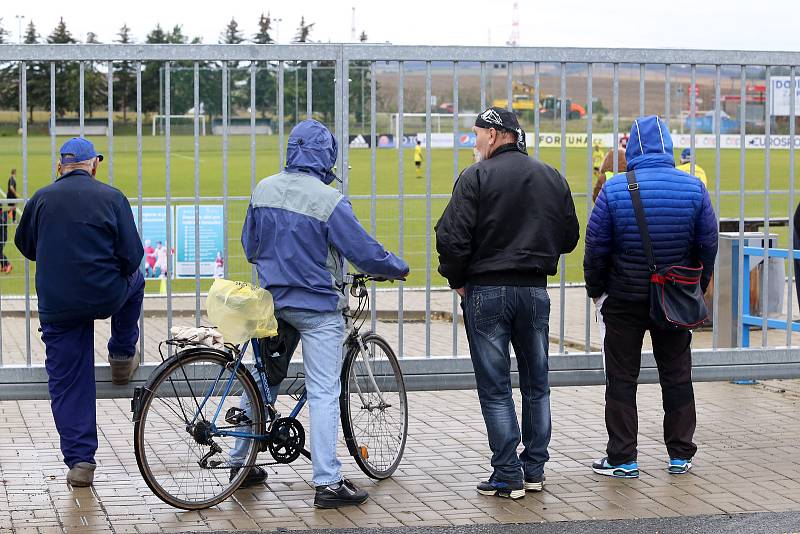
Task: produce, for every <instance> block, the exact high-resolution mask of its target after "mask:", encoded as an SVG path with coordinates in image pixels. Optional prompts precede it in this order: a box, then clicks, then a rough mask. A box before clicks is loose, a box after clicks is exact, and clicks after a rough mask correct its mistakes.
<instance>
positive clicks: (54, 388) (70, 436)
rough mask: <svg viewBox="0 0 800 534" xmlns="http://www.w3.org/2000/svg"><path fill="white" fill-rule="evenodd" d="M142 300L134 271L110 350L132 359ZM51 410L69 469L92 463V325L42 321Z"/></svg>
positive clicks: (94, 434) (113, 325) (115, 320)
mask: <svg viewBox="0 0 800 534" xmlns="http://www.w3.org/2000/svg"><path fill="white" fill-rule="evenodd" d="M143 298H144V277H143V276H142V273H141V271H138V270H137V271H136V272H135V273H134V274H132V275H131V276H130V278H129V279H128V295H127V298H126V299H125V302H124V303H123V304H122V307H121V308H120V309H119V310H117V312H116V313H114V314H113V315H112V316H111V339H110V340H109V341H108V352H109V353H110V354H113V355H115V356H133V355H134V354H135V352H136V343H137V341H138V340H139V314H140V312H141V309H142V299H143ZM41 326H42V341H44V345H45V353H46V355H47V359H46V360H45V368H46V370H47V376H48V382H47V385H48V388H49V390H50V406H51V408H52V410H53V419H55V422H56V428H57V429H58V435H59V436H60V437H61V452H62V454H63V455H64V463H65V464H67V466H68V467H70V468H71V467H72V466H74V465H75V464H76V463H78V462H89V463H95V461H94V453H95V452H96V451H97V416H96V413H97V412H96V402H97V391H96V389H95V378H94V321H74V322H59V323H46V322H43V323H41Z"/></svg>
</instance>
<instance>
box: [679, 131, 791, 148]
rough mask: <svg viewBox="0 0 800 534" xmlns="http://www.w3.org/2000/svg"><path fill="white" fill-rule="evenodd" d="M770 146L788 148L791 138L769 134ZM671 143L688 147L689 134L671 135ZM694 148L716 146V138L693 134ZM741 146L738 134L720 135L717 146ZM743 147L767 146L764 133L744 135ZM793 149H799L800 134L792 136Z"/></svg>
mask: <svg viewBox="0 0 800 534" xmlns="http://www.w3.org/2000/svg"><path fill="white" fill-rule="evenodd" d="M769 137H770V148H771V149H778V150H780V149H784V150H788V149H789V146H790V145H791V138H790V137H789V136H788V135H770V136H769ZM672 145H673V146H674V147H675V148H689V147H690V146H691V136H690V135H687V134H683V135H680V134H678V135H673V136H672ZM694 146H695V148H710V149H713V148H716V146H717V139H716V137H715V136H713V135H710V134H700V135H695V138H694ZM740 146H741V136H738V135H731V134H728V135H720V136H719V147H720V148H721V149H738V148H739V147H740ZM744 146H745V149H755V150H760V149H764V148H766V146H767V139H766V136H764V135H746V136H745V137H744ZM794 147H795V149H800V135H798V136H795V138H794Z"/></svg>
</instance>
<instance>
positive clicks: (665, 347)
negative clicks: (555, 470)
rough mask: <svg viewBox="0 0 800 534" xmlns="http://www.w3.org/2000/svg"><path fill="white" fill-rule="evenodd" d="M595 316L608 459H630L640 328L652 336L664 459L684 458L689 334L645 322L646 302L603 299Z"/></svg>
mask: <svg viewBox="0 0 800 534" xmlns="http://www.w3.org/2000/svg"><path fill="white" fill-rule="evenodd" d="M598 315H599V317H598V319H599V320H601V321H602V322H603V324H604V326H605V335H604V339H603V351H604V358H605V371H606V429H607V430H608V447H607V449H606V451H607V453H608V461H609V463H610V464H612V465H619V464H623V463H628V462H634V461H636V443H637V441H636V438H637V433H638V431H639V420H638V414H637V411H636V385H637V379H638V378H639V370H640V368H641V364H642V341H643V339H644V333H645V331H646V330H649V331H650V337H651V338H652V340H653V355H654V357H655V360H656V365H657V367H658V376H659V382H660V384H661V397H662V401H663V406H664V442H665V444H666V446H667V452H668V453H669V456H670V458H681V459H687V460H688V459H690V458H691V457H692V456H694V454H695V453H696V452H697V446H696V445H695V444H694V443H693V442H692V438H693V436H694V430H695V427H696V425H697V414H696V411H695V404H694V389H693V388H692V353H691V341H692V334H691V332H688V331H685V330H661V329H658V328H654V327H653V325H652V324H651V322H650V317H649V304H648V303H647V302H641V303H640V302H629V301H624V300H620V299H615V298H613V297H609V298H607V299H606V300H605V302H603V303H602V307H601V310H600V313H599V314H598Z"/></svg>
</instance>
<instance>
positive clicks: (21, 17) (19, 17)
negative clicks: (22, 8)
mask: <svg viewBox="0 0 800 534" xmlns="http://www.w3.org/2000/svg"><path fill="white" fill-rule="evenodd" d="M15 16H16V17H17V42H18V43H19V44H22V21H23V20H25V15H15Z"/></svg>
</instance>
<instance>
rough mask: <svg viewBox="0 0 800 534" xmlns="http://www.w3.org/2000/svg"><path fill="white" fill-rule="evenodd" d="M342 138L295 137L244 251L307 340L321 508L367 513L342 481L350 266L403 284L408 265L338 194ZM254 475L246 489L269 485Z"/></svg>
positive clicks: (261, 192)
mask: <svg viewBox="0 0 800 534" xmlns="http://www.w3.org/2000/svg"><path fill="white" fill-rule="evenodd" d="M336 149H337V144H336V139H335V138H334V137H333V136H332V135H331V133H330V131H328V129H327V128H326V127H325V126H324V125H323V124H321V123H319V122H317V121H315V120H306V121H303V122H301V123H299V124H298V125H297V126H295V128H294V129H293V130H292V132H291V134H290V135H289V142H288V145H287V150H286V168H285V169H284V171H283V172H280V173H278V174H276V175H274V176H270V177H268V178H264V179H263V180H261V182H260V183H259V184H258V185H257V186H256V189H255V191H253V195H252V197H251V199H250V206H249V207H248V209H247V217H246V218H245V222H244V228H243V229H242V246H243V247H244V251H245V255H246V257H247V261H249V262H250V263H253V264H255V266H256V270H257V271H258V278H259V282H260V284H261V286H262V287H264V288H266V289H268V290H269V291H270V292H271V293H272V296H273V298H274V300H275V309H276V315H277V316H278V318H279V319H283V320H284V321H286V322H287V323H289V324H290V325H291V326H293V327H294V328H295V329H297V330H298V331H299V333H300V340H301V341H302V343H303V365H304V367H305V371H306V377H305V384H306V391H307V392H308V404H309V409H310V417H311V458H312V464H313V474H312V478H313V482H314V485H315V486H316V495H315V498H314V505H315V506H317V507H319V508H334V507H338V506H343V505H348V504H361V503H362V502H364V501H365V500H366V499H367V492H366V491H363V490H360V489H358V488H357V487H355V485H353V484H352V483H351V482H350V481H348V480H347V479H344V478H342V474H341V470H340V467H341V464H340V463H339V460H338V459H337V457H336V442H337V437H338V430H339V391H340V383H339V375H340V374H341V370H342V342H343V338H344V327H345V325H344V318H343V317H342V311H341V310H342V309H343V308H344V307H345V306H346V305H347V297H346V295H344V294H343V292H342V281H343V274H344V263H343V259H345V258H346V259H347V260H348V261H349V262H350V263H351V264H352V265H353V266H355V267H356V268H357V269H358V270H359V271H361V272H365V273H368V274H372V275H376V276H382V277H385V278H390V279H393V278H402V277H405V276H406V275H407V274H408V272H409V268H408V264H406V262H404V261H403V260H402V259H400V258H398V257H397V256H395V255H394V254H391V253H389V252H387V251H386V250H385V249H384V248H383V246H382V245H381V244H380V243H378V242H377V241H376V240H375V239H373V238H372V236H370V235H369V234H368V233H367V232H366V230H364V228H363V227H362V226H361V224H360V223H359V222H358V219H356V216H355V214H354V213H353V207H352V206H351V205H350V202H349V201H348V200H347V198H345V197H344V196H342V194H341V193H339V191H337V190H336V189H334V188H332V187H329V184H330V183H331V182H333V180H334V179H336V176H335V175H334V174H333V171H332V169H333V166H334V164H335V163H336V153H337V152H336ZM265 478H266V472H265V471H264V470H263V469H261V468H259V467H254V468H253V469H251V473H250V475H248V478H247V480H246V482H245V483H246V484H248V485H249V484H253V483H256V482H260V481H263V480H264V479H265Z"/></svg>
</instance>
